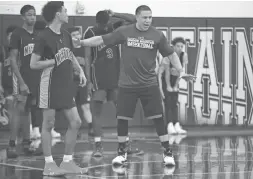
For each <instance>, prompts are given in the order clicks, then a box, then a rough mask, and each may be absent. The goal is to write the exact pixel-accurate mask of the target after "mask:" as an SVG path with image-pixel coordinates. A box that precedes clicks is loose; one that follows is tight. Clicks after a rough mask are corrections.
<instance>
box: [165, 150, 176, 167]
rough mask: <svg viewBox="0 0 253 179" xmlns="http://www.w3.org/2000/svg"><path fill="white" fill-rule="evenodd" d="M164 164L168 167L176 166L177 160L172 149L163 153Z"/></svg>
mask: <svg viewBox="0 0 253 179" xmlns="http://www.w3.org/2000/svg"><path fill="white" fill-rule="evenodd" d="M163 163H164V165H166V166H175V160H174V157H173V154H172V151H171V149H170V148H167V149H165V150H164V153H163Z"/></svg>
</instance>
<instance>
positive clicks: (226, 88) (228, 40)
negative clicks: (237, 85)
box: [221, 27, 233, 99]
mask: <svg viewBox="0 0 253 179" xmlns="http://www.w3.org/2000/svg"><path fill="white" fill-rule="evenodd" d="M232 44H233V29H232V28H224V27H222V28H221V45H222V69H223V70H222V82H221V86H222V97H227V98H229V99H231V98H232V85H231V84H232V73H231V71H232Z"/></svg>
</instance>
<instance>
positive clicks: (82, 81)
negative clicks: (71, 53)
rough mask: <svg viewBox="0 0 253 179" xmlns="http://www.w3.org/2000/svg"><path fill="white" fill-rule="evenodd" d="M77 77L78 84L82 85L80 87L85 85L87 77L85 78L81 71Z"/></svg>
mask: <svg viewBox="0 0 253 179" xmlns="http://www.w3.org/2000/svg"><path fill="white" fill-rule="evenodd" d="M79 79H80V84H79V85H80V86H82V87H83V86H85V85H86V82H87V79H86V77H85V75H84V72H83V71H81V72H80V74H79Z"/></svg>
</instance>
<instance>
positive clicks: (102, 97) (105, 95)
mask: <svg viewBox="0 0 253 179" xmlns="http://www.w3.org/2000/svg"><path fill="white" fill-rule="evenodd" d="M117 95H118V89H101V90H97V91H94V92H93V95H92V100H93V101H103V102H104V101H115V102H116V101H117Z"/></svg>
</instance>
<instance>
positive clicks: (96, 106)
mask: <svg viewBox="0 0 253 179" xmlns="http://www.w3.org/2000/svg"><path fill="white" fill-rule="evenodd" d="M106 98H107V92H106V91H105V90H97V91H95V92H94V93H93V95H92V102H91V105H92V126H93V129H94V140H95V149H94V152H93V154H92V156H94V157H101V156H102V155H103V145H102V135H103V132H102V124H101V114H102V109H103V103H104V101H105V100H106Z"/></svg>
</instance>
